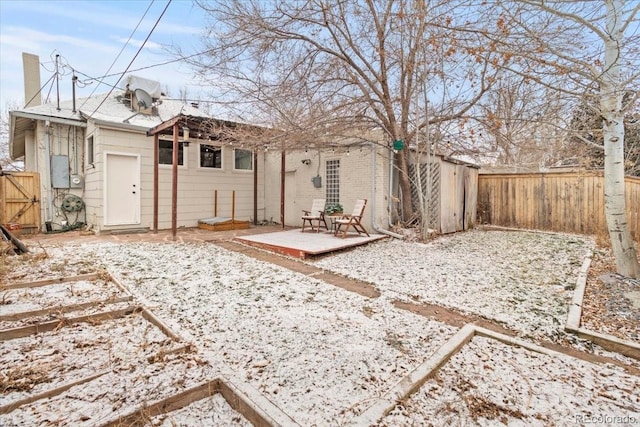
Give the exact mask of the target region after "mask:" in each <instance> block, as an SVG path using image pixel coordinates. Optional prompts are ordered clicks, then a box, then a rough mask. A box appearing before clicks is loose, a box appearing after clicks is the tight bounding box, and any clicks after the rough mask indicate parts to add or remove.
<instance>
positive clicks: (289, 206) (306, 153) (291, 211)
mask: <svg viewBox="0 0 640 427" xmlns="http://www.w3.org/2000/svg"><path fill="white" fill-rule="evenodd" d="M388 152H389V151H388V150H386V149H383V148H379V147H375V148H372V146H370V145H363V146H362V147H359V146H352V147H350V148H349V150H348V154H347V149H346V148H340V149H336V150H332V149H323V150H321V151H318V150H317V149H300V150H290V151H287V153H286V166H285V171H286V177H287V178H286V184H285V187H286V188H285V194H286V197H285V225H287V226H298V227H299V226H301V225H302V219H301V214H302V209H309V207H310V206H311V203H312V201H313V199H316V198H326V161H327V160H340V203H341V204H342V205H343V207H344V209H345V212H346V213H351V210H352V209H353V206H354V204H355V202H356V200H357V199H367V200H368V202H367V203H368V204H367V208H366V209H365V215H364V219H363V225H364V226H365V228H367V230H368V231H372V229H373V226H372V224H373V222H372V213H373V212H374V210H375V214H374V215H375V222H376V224H377V225H378V226H380V227H382V228H388V227H387V224H388V214H387V204H388V202H389V195H390V191H389V178H388V177H389V159H388ZM373 153H375V166H374V164H373V162H372V155H374V154H373ZM305 159H308V160H310V161H311V162H310V164H305V163H303V160H305ZM265 169H266V178H265V179H266V185H265V198H266V199H265V200H266V201H267V205H266V208H267V209H266V215H267V217H273V218H274V221H277V222H280V200H281V181H280V170H281V154H280V152H277V151H273V152H269V153H268V155H267V156H266V163H265ZM316 175H320V177H321V179H322V186H321V187H320V188H316V187H314V185H313V182H312V178H313V177H315V176H316ZM292 187H293V188H292Z"/></svg>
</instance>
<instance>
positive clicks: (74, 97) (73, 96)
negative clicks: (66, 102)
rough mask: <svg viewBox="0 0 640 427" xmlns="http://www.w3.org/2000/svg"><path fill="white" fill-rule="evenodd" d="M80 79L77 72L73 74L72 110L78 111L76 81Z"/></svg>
mask: <svg viewBox="0 0 640 427" xmlns="http://www.w3.org/2000/svg"><path fill="white" fill-rule="evenodd" d="M77 80H78V76H76V75H75V73H74V74H73V77H71V97H72V98H73V111H72V112H74V113H75V112H76V81H77Z"/></svg>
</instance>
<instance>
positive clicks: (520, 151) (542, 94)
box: [475, 76, 565, 168]
mask: <svg viewBox="0 0 640 427" xmlns="http://www.w3.org/2000/svg"><path fill="white" fill-rule="evenodd" d="M564 108H565V106H564V102H563V100H561V99H559V98H557V97H554V96H553V94H550V90H549V89H548V88H545V87H540V85H536V84H531V83H530V82H528V81H527V79H526V78H523V77H520V76H505V77H503V78H502V79H501V80H500V81H498V82H497V83H496V84H495V85H493V87H492V88H491V90H489V91H488V92H487V96H486V97H485V99H484V100H483V101H482V102H481V103H479V105H478V107H477V110H478V111H479V113H478V116H477V117H476V118H475V120H476V121H478V122H479V123H480V124H481V126H482V129H483V131H484V134H485V136H486V138H488V139H489V141H490V143H489V144H488V147H486V149H487V150H488V151H489V152H491V153H493V154H494V156H495V157H496V159H495V163H496V164H497V165H501V166H502V165H506V166H517V167H535V168H538V167H544V166H549V165H551V164H553V163H554V162H555V161H556V160H557V157H556V156H555V155H554V150H553V148H555V147H556V146H558V145H560V143H561V133H560V132H559V130H560V129H561V128H560V124H558V123H556V122H557V117H558V116H560V115H561V114H562V111H563V110H564Z"/></svg>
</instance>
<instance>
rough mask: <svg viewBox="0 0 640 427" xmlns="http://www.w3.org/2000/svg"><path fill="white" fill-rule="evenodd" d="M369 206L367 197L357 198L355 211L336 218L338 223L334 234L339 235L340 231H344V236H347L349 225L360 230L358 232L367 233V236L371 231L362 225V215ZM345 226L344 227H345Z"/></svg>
mask: <svg viewBox="0 0 640 427" xmlns="http://www.w3.org/2000/svg"><path fill="white" fill-rule="evenodd" d="M366 206H367V199H358V200H356V204H355V206H354V207H353V212H351V214H350V215H343V216H342V217H341V218H338V219H336V220H335V223H336V231H335V233H334V236H337V235H338V233H339V232H340V231H342V238H343V239H344V238H345V237H347V231H349V227H353V229H354V230H356V231H357V232H358V234H362V233H364V234H366V235H367V237H370V236H369V233H367V230H365V229H364V227H363V226H362V223H361V222H360V221H362V215H363V214H364V208H365V207H366ZM343 227H344V229H343Z"/></svg>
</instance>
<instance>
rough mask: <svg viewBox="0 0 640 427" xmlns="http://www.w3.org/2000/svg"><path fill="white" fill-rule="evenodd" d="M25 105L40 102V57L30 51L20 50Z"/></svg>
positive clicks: (34, 104)
mask: <svg viewBox="0 0 640 427" xmlns="http://www.w3.org/2000/svg"><path fill="white" fill-rule="evenodd" d="M22 69H23V78H24V102H25V107H33V106H36V105H40V104H42V95H41V93H40V58H39V57H38V55H34V54H32V53H26V52H22Z"/></svg>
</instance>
